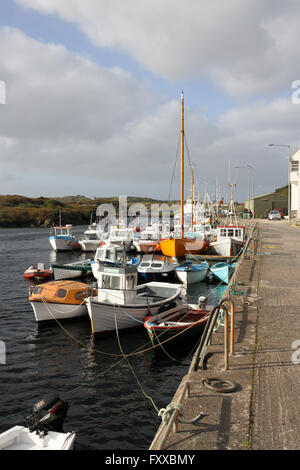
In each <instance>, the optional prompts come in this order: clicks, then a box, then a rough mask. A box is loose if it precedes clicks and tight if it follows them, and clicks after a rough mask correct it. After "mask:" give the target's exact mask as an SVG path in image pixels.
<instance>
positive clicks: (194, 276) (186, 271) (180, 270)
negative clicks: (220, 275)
mask: <svg viewBox="0 0 300 470" xmlns="http://www.w3.org/2000/svg"><path fill="white" fill-rule="evenodd" d="M208 270H209V264H208V263H207V261H202V262H201V263H198V264H194V263H192V262H191V261H186V262H185V263H183V264H181V265H180V266H178V267H177V268H176V274H177V277H178V278H179V279H180V281H181V282H183V284H184V285H186V286H188V285H189V284H195V283H196V282H201V281H204V280H205V278H206V276H207V272H208Z"/></svg>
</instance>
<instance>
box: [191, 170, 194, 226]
mask: <svg viewBox="0 0 300 470" xmlns="http://www.w3.org/2000/svg"><path fill="white" fill-rule="evenodd" d="M191 219H192V220H191V224H192V227H191V230H192V232H193V229H194V167H193V166H192V218H191Z"/></svg>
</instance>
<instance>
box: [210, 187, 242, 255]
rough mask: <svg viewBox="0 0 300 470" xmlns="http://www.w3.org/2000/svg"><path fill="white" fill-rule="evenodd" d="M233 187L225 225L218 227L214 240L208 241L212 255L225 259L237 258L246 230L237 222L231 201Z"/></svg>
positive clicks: (232, 201)
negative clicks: (224, 257)
mask: <svg viewBox="0 0 300 470" xmlns="http://www.w3.org/2000/svg"><path fill="white" fill-rule="evenodd" d="M234 186H235V185H233V184H232V185H231V199H230V205H229V209H228V214H227V216H226V220H225V224H222V225H218V227H217V235H216V240H215V241H212V240H211V241H210V248H211V251H212V253H213V254H217V255H220V256H226V257H232V256H238V255H239V254H240V253H241V251H242V249H243V247H244V245H245V242H246V235H245V231H246V228H245V226H244V225H241V224H239V223H238V222H237V217H236V212H235V207H234V200H233V188H234Z"/></svg>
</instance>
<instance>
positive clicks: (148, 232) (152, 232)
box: [140, 225, 160, 240]
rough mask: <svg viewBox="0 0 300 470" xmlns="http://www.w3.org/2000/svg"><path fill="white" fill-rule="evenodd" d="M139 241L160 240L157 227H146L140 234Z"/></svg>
mask: <svg viewBox="0 0 300 470" xmlns="http://www.w3.org/2000/svg"><path fill="white" fill-rule="evenodd" d="M140 238H141V240H159V239H160V230H159V227H158V226H156V225H154V226H148V227H146V228H145V230H143V231H142V232H141V237H140Z"/></svg>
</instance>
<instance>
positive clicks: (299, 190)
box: [290, 148, 300, 219]
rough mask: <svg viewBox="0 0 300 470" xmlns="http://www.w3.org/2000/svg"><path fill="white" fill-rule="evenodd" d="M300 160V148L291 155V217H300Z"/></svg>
mask: <svg viewBox="0 0 300 470" xmlns="http://www.w3.org/2000/svg"><path fill="white" fill-rule="evenodd" d="M299 160H300V148H298V149H297V150H296V151H295V152H294V153H293V154H292V155H291V157H290V185H291V190H290V191H291V218H297V219H300V187H299Z"/></svg>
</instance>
